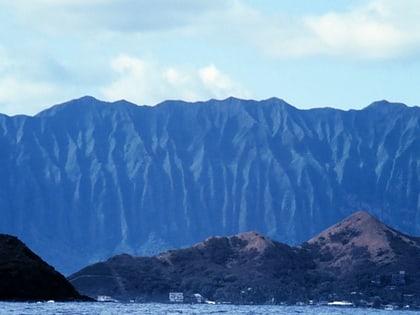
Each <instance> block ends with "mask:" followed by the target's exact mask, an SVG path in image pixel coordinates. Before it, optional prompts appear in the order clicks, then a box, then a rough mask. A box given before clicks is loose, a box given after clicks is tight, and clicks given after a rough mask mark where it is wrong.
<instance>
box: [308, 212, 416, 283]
mask: <svg viewBox="0 0 420 315" xmlns="http://www.w3.org/2000/svg"><path fill="white" fill-rule="evenodd" d="M308 243H309V244H310V245H313V246H315V247H317V248H318V251H317V252H318V260H317V263H318V265H319V266H320V267H322V269H323V270H332V271H335V272H339V274H343V275H344V274H348V273H349V272H352V271H354V270H357V269H359V268H360V267H361V266H362V267H367V266H369V265H370V264H374V265H375V266H376V267H381V266H383V267H384V266H394V268H398V266H399V268H400V269H403V268H411V267H413V266H414V265H415V264H416V260H417V259H418V257H417V256H418V252H419V251H420V239H419V238H417V237H412V236H408V235H405V234H403V233H400V232H398V231H396V230H394V229H392V228H391V227H389V226H387V225H385V224H383V223H382V222H380V221H379V220H377V219H376V218H374V217H373V216H372V215H370V214H369V213H367V212H365V211H359V212H356V213H355V214H353V215H351V216H349V217H348V218H346V219H344V220H343V221H341V222H339V223H337V224H335V225H333V226H331V227H330V228H328V229H326V230H325V231H323V232H322V233H320V234H318V235H317V236H315V237H314V238H312V239H311V240H309V241H308ZM409 252H413V253H416V255H414V256H411V257H412V259H407V253H409ZM412 260H413V261H412ZM417 262H418V260H417ZM359 270H360V269H359Z"/></svg>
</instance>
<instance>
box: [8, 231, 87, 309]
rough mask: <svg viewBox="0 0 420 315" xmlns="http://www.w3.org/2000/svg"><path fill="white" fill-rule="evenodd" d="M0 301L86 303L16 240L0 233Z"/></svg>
mask: <svg viewBox="0 0 420 315" xmlns="http://www.w3.org/2000/svg"><path fill="white" fill-rule="evenodd" d="M0 300H8V301H31V300H37V301H39V300H58V301H70V300H88V299H87V298H86V297H83V296H81V295H80V294H79V293H78V292H77V291H76V290H75V289H74V287H73V286H72V285H71V284H70V283H69V282H68V281H67V280H66V278H65V277H64V276H63V275H61V274H60V273H58V272H57V271H55V270H54V268H53V267H51V266H49V265H48V264H47V263H45V262H44V261H43V260H42V259H41V258H39V257H38V256H37V255H36V254H34V253H33V252H32V251H31V250H30V249H29V248H28V247H26V246H25V244H23V243H22V242H21V241H19V240H18V239H17V238H16V237H13V236H10V235H5V234H0Z"/></svg>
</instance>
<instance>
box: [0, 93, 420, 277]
mask: <svg viewBox="0 0 420 315" xmlns="http://www.w3.org/2000/svg"><path fill="white" fill-rule="evenodd" d="M419 135H420V108H418V107H407V106H405V105H402V104H390V103H387V102H385V101H382V102H377V103H374V104H372V105H370V106H368V107H367V108H365V109H363V110H358V111H356V110H351V111H340V110H334V109H313V110H305V111H303V110H298V109H296V108H294V107H292V106H290V105H288V104H287V103H285V102H283V101H282V100H279V99H269V100H265V101H261V102H256V101H243V100H238V99H234V98H229V99H226V100H223V101H216V100H211V101H208V102H202V103H192V104H191V103H185V102H180V101H168V102H164V103H162V104H160V105H158V106H156V107H146V106H135V105H134V104H130V103H128V102H125V101H119V102H116V103H105V102H101V101H98V100H96V99H94V98H91V97H84V98H81V99H78V100H74V101H71V102H68V103H65V104H61V105H58V106H55V107H52V108H51V109H48V110H46V111H44V112H41V113H40V114H38V115H36V116H34V117H27V116H15V117H8V116H0V146H1V148H2V149H1V151H0V212H1V213H0V215H1V218H2V219H1V220H0V231H2V232H7V233H11V234H15V235H18V236H19V237H20V238H22V239H23V240H24V241H25V242H26V243H27V244H29V245H30V246H31V247H32V248H34V250H36V251H37V252H38V253H39V254H40V255H41V256H42V257H43V258H45V259H46V260H47V261H48V262H50V263H51V264H53V265H55V266H57V268H58V269H59V270H61V271H63V272H65V273H69V272H71V271H74V270H77V269H78V268H80V267H81V266H84V265H86V264H88V263H93V262H95V261H98V260H103V259H105V258H107V257H109V256H111V255H113V254H117V253H121V252H128V253H131V254H135V255H145V254H146V255H147V254H154V253H156V252H160V251H163V250H164V249H167V248H174V247H179V246H188V245H191V244H194V243H196V242H197V241H199V240H201V239H204V238H206V237H207V236H209V235H231V234H236V233H238V232H243V231H247V230H257V231H259V232H261V233H263V234H265V235H268V236H270V237H272V238H274V239H276V240H279V241H282V242H287V243H289V244H297V243H300V242H302V241H304V240H306V239H309V238H310V237H312V236H314V235H315V234H316V233H318V232H319V231H321V230H322V229H324V228H325V227H327V226H329V225H331V224H332V223H334V222H337V221H338V220H340V219H342V218H344V217H346V216H347V215H349V214H350V213H352V212H354V211H355V210H358V209H366V210H368V211H369V212H371V213H372V214H374V215H375V216H376V217H378V218H379V219H381V220H382V221H384V222H385V223H387V224H389V225H391V226H393V227H395V228H398V229H400V230H402V231H404V232H406V233H410V234H413V235H417V234H420V199H419V198H420V197H419V195H420V192H419V187H420V183H419V181H420V158H419V157H420V136H419Z"/></svg>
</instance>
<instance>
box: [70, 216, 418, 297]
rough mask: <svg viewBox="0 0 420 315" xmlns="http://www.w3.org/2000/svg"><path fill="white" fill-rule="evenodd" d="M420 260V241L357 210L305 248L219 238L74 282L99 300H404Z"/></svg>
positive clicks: (93, 270) (102, 268) (248, 237)
mask: <svg viewBox="0 0 420 315" xmlns="http://www.w3.org/2000/svg"><path fill="white" fill-rule="evenodd" d="M419 262H420V240H419V238H414V237H410V236H407V235H405V234H402V233H399V232H398V231H396V230H394V229H391V228H389V227H387V226H386V225H384V224H382V223H381V222H379V221H378V220H376V219H375V218H373V217H372V216H371V215H369V214H368V213H366V212H357V213H356V214H354V215H352V216H350V217H348V218H347V219H345V220H344V221H342V222H340V223H338V224H336V225H334V226H332V227H331V228H329V229H327V230H325V231H324V232H322V233H321V234H319V235H318V236H317V237H315V238H313V239H311V240H310V241H309V242H307V243H304V244H302V245H301V246H298V247H290V246H288V245H285V244H281V243H278V242H275V241H273V240H271V239H269V238H267V237H265V236H262V235H260V234H258V233H256V232H248V233H242V234H238V235H236V236H230V237H212V238H209V239H207V240H206V241H204V242H202V243H199V244H197V245H195V246H193V247H190V248H186V249H179V250H171V251H168V252H165V253H162V254H160V255H157V256H154V257H133V256H130V255H120V256H115V257H112V258H111V259H109V260H107V261H105V262H101V263H97V264H94V265H91V266H88V267H86V268H84V269H82V270H80V271H79V272H77V273H75V274H73V275H72V276H70V277H69V280H70V282H71V283H72V284H73V285H74V286H75V287H76V288H77V289H78V290H79V291H80V292H82V293H83V294H86V295H89V296H91V297H96V296H97V295H110V296H113V297H116V298H119V299H125V300H127V299H137V300H141V301H167V300H168V293H169V292H171V291H175V292H184V294H185V295H186V296H187V297H191V296H192V295H193V294H194V293H200V294H202V295H203V296H205V297H207V298H209V299H211V300H213V299H214V300H217V301H231V302H234V303H266V302H275V303H278V302H281V301H286V302H289V303H290V302H292V303H294V302H296V301H304V300H309V299H313V300H318V301H321V300H324V301H325V300H331V299H339V298H341V299H349V300H354V301H355V302H356V303H360V300H374V299H378V298H380V299H382V301H384V302H385V301H386V302H391V301H392V302H398V303H402V301H403V297H404V296H407V295H409V296H410V297H411V298H413V299H414V300H415V299H417V300H415V301H420V264H419ZM375 297H376V298H375ZM413 303H414V302H413Z"/></svg>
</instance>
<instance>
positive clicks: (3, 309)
mask: <svg viewBox="0 0 420 315" xmlns="http://www.w3.org/2000/svg"><path fill="white" fill-rule="evenodd" d="M0 314H1V315H3V314H4V315H6V314H7V315H34V314H37V315H38V314H42V315H46V314H54V315H76V314H77V315H114V314H115V315H123V314H146V315H147V314H163V315H196V314H212V315H217V314H232V315H267V314H268V315H270V314H276V315H283V314H284V315H286V314H288V315H289V314H300V315H303V314H317V315H370V314H372V315H373V314H377V315H380V314H387V315H389V314H392V315H394V314H395V315H398V314H400V315H402V314H405V315H407V314H420V311H419V310H416V311H410V310H406V309H400V310H392V311H388V310H381V309H368V308H341V307H331V306H280V305H278V306H277V305H219V304H218V305H207V304H193V305H189V304H153V303H151V304H138V303H127V304H124V303H86V302H80V303H73V302H67V303H13V302H0Z"/></svg>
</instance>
